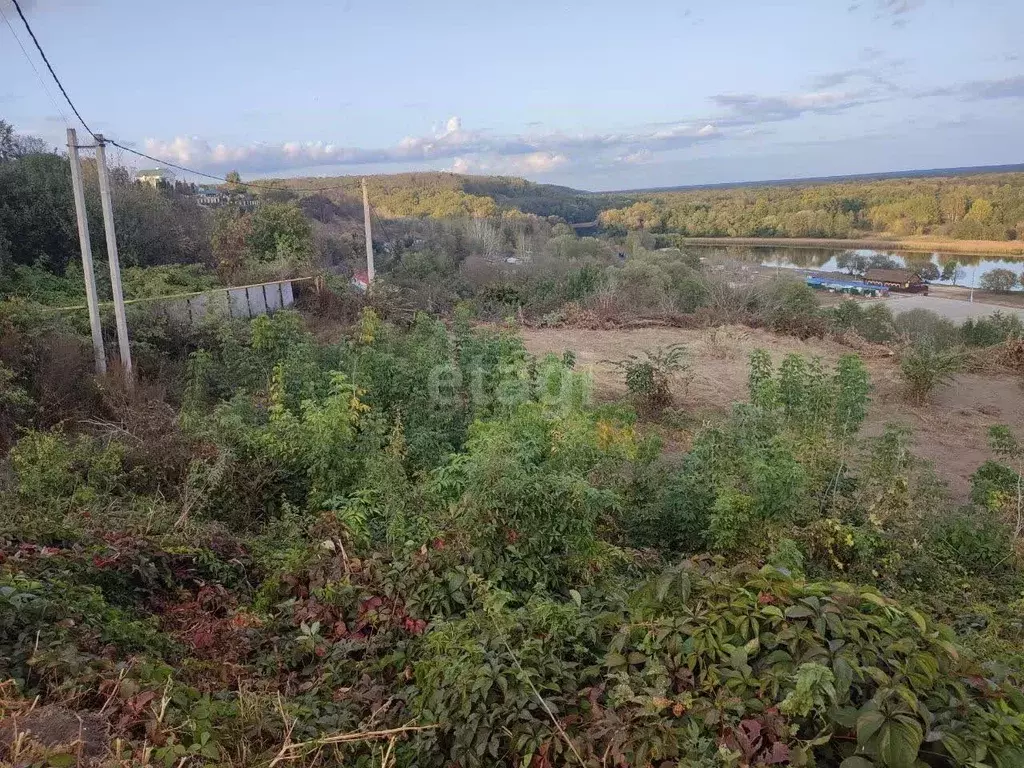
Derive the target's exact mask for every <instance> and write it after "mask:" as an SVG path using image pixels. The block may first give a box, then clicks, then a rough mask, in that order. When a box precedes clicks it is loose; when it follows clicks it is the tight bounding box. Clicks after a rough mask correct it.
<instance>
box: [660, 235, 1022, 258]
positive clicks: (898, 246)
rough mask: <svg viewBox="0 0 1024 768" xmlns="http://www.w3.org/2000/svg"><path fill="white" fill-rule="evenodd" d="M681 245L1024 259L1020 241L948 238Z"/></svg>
mask: <svg viewBox="0 0 1024 768" xmlns="http://www.w3.org/2000/svg"><path fill="white" fill-rule="evenodd" d="M680 241H681V244H682V245H688V244H689V245H735V246H777V247H786V248H849V249H855V250H856V249H862V248H864V249H872V250H879V251H919V252H922V253H934V252H936V251H944V252H946V253H958V254H963V255H965V256H989V255H997V256H1002V257H1004V258H1022V259H1024V241H1022V240H1006V241H1004V240H952V239H949V238H935V237H914V238H885V237H881V236H875V237H865V238H849V239H839V238H834V239H833V238H819V237H683V238H680Z"/></svg>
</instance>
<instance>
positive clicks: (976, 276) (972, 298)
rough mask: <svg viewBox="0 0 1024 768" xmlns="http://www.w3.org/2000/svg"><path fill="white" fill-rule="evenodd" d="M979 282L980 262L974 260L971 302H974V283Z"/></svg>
mask: <svg viewBox="0 0 1024 768" xmlns="http://www.w3.org/2000/svg"><path fill="white" fill-rule="evenodd" d="M976 282H978V262H974V269H972V270H971V303H972V304H973V303H974V284H975V283H976Z"/></svg>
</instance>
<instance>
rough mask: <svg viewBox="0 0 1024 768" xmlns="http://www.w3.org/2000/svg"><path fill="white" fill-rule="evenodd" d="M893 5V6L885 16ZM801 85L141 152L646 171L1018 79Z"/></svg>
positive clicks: (227, 161)
mask: <svg viewBox="0 0 1024 768" xmlns="http://www.w3.org/2000/svg"><path fill="white" fill-rule="evenodd" d="M902 7H903V6H899V7H894V9H893V12H894V13H895V12H896V11H897V10H900V8H902ZM907 7H908V8H909V7H910V6H909V5H908V6H907ZM905 12H906V11H902V10H901V11H900V13H905ZM872 53H874V52H872ZM811 85H812V89H811V90H809V91H807V92H803V93H790V94H757V93H720V94H717V95H714V96H712V97H711V98H710V102H711V104H712V105H713V109H712V110H709V113H708V114H706V115H704V116H700V117H691V118H688V119H680V120H677V121H670V122H665V123H655V124H648V125H646V126H641V127H638V128H635V129H632V130H626V131H613V132H605V133H566V132H559V131H548V132H543V131H541V130H540V128H541V126H539V125H536V124H535V125H536V127H535V128H534V131H533V132H528V133H521V134H510V135H499V134H495V133H491V132H488V131H481V130H475V129H472V128H467V127H466V126H465V125H463V122H462V120H461V118H459V117H458V116H453V117H450V118H449V119H448V120H447V121H446V122H445V123H444V124H443V125H441V126H439V127H438V128H437V129H435V130H434V131H432V132H431V133H430V134H428V135H423V136H406V137H405V138H403V139H401V140H400V141H398V142H397V143H395V144H393V145H390V146H383V147H353V146H345V145H342V144H335V143H330V142H323V141H305V142H300V141H288V142H284V143H281V144H269V143H252V144H241V145H230V144H224V143H213V142H210V141H208V140H206V139H204V138H202V137H199V136H179V137H176V138H173V139H168V140H164V139H156V138H151V139H147V140H146V141H145V142H144V147H145V151H146V153H147V154H150V155H153V156H155V157H159V158H162V159H165V160H167V161H168V162H172V163H176V164H179V165H183V166H187V167H189V168H194V169H196V170H199V171H204V172H217V173H224V172H226V171H228V170H233V169H237V170H239V171H241V172H243V173H246V174H275V173H286V172H288V171H293V170H297V169H311V168H327V167H331V166H333V167H338V168H345V167H350V168H358V167H360V166H375V167H377V168H379V167H381V166H385V167H386V166H400V167H404V168H405V169H419V168H431V169H438V170H440V169H446V170H452V171H455V172H458V173H486V174H513V175H526V176H540V177H543V176H546V175H548V174H552V173H563V172H564V171H565V170H566V169H567V168H572V169H577V170H578V169H582V168H594V167H602V168H609V167H614V166H619V167H622V168H627V167H630V166H634V167H635V166H640V165H647V164H651V163H654V162H657V161H658V160H659V158H660V156H661V153H668V152H678V151H680V150H686V149H689V148H694V147H698V146H702V145H707V144H711V143H717V142H728V141H739V140H743V139H747V140H749V139H750V137H751V136H757V135H762V134H764V133H765V132H767V131H768V130H769V128H768V126H771V125H774V124H778V123H782V122H786V121H797V120H800V119H802V118H804V117H807V116H822V115H837V114H840V113H843V112H847V111H849V110H854V109H857V108H859V107H863V106H865V105H869V104H876V103H879V102H882V101H889V100H892V99H897V98H910V99H919V98H928V97H935V96H944V97H947V98H953V99H956V100H958V101H975V100H994V99H1017V98H1024V77H1010V78H1005V79H1001V80H987V81H972V82H965V83H961V84H959V85H954V86H948V87H944V88H939V89H932V90H927V91H924V90H922V91H912V90H910V89H904V88H900V87H899V86H897V85H895V84H893V83H890V82H888V81H887V80H886V79H885V78H883V77H882V76H881V75H880V74H879V73H877V72H875V71H873V70H872V69H869V68H867V67H859V68H852V69H848V70H842V71H838V72H833V73H828V74H823V75H820V76H818V77H817V78H813V79H812V80H811Z"/></svg>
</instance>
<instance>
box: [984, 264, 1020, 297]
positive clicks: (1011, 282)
mask: <svg viewBox="0 0 1024 768" xmlns="http://www.w3.org/2000/svg"><path fill="white" fill-rule="evenodd" d="M1017 283H1018V278H1017V273H1016V272H1014V271H1013V270H1012V269H993V270H991V271H989V272H986V273H985V274H984V275H982V276H981V280H980V281H979V285H980V287H981V288H984V289H985V290H986V291H997V292H999V293H1007V292H1009V291H1012V290H1013V289H1014V286H1016V285H1017Z"/></svg>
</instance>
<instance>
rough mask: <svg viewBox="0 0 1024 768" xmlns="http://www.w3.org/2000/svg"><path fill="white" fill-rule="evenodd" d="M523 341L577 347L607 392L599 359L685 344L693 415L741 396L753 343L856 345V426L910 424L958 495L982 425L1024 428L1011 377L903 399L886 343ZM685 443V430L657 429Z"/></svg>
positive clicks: (669, 333)
mask: <svg viewBox="0 0 1024 768" xmlns="http://www.w3.org/2000/svg"><path fill="white" fill-rule="evenodd" d="M523 336H524V338H525V342H526V347H527V349H529V350H530V352H532V353H534V354H544V353H546V352H555V353H559V354H560V353H562V352H563V351H564V350H566V349H569V350H572V351H573V352H575V353H576V355H577V360H578V365H579V366H580V367H581V368H585V369H589V370H591V371H592V373H593V376H594V385H595V394H596V396H597V397H598V398H599V399H611V398H617V397H621V396H622V395H624V394H625V386H624V384H623V382H622V375H621V373H620V372H619V371H617V370H616V369H615V368H613V367H612V366H611V365H610V364H609V363H608V362H607V361H610V360H622V359H625V358H626V357H627V356H628V355H630V354H640V353H642V351H643V350H645V349H655V348H657V347H662V346H667V345H669V344H684V345H686V347H687V349H688V351H689V359H690V363H691V369H692V377H691V379H690V381H689V382H688V383H683V382H680V383H679V385H678V386H677V387H676V392H675V395H676V400H677V403H678V404H679V405H680V406H681V407H682V408H683V409H684V410H686V411H689V412H690V413H692V414H693V415H694V416H695V418H696V419H697V421H696V423H699V420H700V419H702V418H708V417H713V416H714V415H716V414H721V413H724V412H726V411H728V409H729V408H730V407H731V406H732V404H733V403H735V402H738V401H743V400H745V399H746V397H747V360H748V358H749V356H750V353H751V352H752V351H753V350H754V349H757V348H763V349H766V350H768V351H769V352H770V353H771V355H772V357H773V358H774V359H775V361H776V362H779V361H781V359H782V358H783V356H785V355H786V354H788V353H790V352H798V353H800V354H804V355H809V356H818V357H821V358H822V359H823V360H825V361H827V362H834V361H835V360H837V359H838V358H839V357H840V356H841V355H844V354H848V353H849V352H858V353H859V354H860V355H861V357H862V358H863V359H864V362H865V364H866V365H867V367H868V370H869V371H870V374H871V383H872V393H871V405H870V407H869V410H868V418H867V422H866V423H865V426H864V428H863V430H862V434H864V435H867V436H875V435H879V434H881V433H882V431H883V430H884V428H885V425H886V424H888V423H892V422H899V423H903V424H906V425H908V426H910V427H911V428H912V429H913V434H914V442H915V448H916V453H917V455H919V456H921V457H922V458H924V459H927V460H929V461H931V462H932V463H933V464H934V466H935V469H936V471H937V472H938V474H939V476H940V477H942V478H943V479H944V480H945V481H946V482H947V483H948V484H949V487H950V490H951V491H952V492H953V494H954V496H956V497H957V498H958V499H961V500H962V499H966V497H967V494H968V492H969V490H970V485H969V480H970V476H971V474H973V472H974V471H975V470H976V469H977V468H978V466H979V465H980V464H981V463H982V462H984V461H985V460H986V459H987V458H990V456H991V454H990V451H989V449H988V443H987V434H986V433H987V430H988V428H989V427H990V426H992V425H993V424H1009V425H1011V426H1013V427H1015V428H1017V429H1019V430H1024V391H1022V389H1021V382H1020V379H1019V378H1017V377H1014V376H1011V375H986V376H981V375H977V374H968V373H965V374H961V375H959V376H957V378H956V379H955V380H954V382H953V383H952V384H950V385H949V386H946V387H943V388H941V389H940V390H939V391H937V392H936V393H935V394H934V396H933V398H932V401H931V402H930V403H928V404H927V405H924V406H912V405H909V404H908V403H907V402H906V401H905V400H904V399H903V397H902V394H901V391H900V384H899V382H898V380H897V378H896V364H895V361H894V359H893V358H892V356H891V355H890V354H888V353H887V352H886V351H885V350H883V349H882V348H879V347H874V346H866V347H865V348H863V349H852V348H850V347H848V346H845V345H841V344H838V343H836V342H833V341H828V340H821V339H810V340H808V341H801V340H799V339H795V338H792V337H788V336H776V335H775V334H772V333H769V332H767V331H760V330H754V329H751V328H745V327H739V326H730V327H725V328H717V329H701V330H688V329H679V328H640V329H631V330H585V329H572V328H545V329H525V330H524V331H523ZM666 437H668V438H669V440H670V441H671V442H672V443H678V444H681V445H685V444H686V443H688V436H686V435H682V434H680V435H666Z"/></svg>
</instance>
